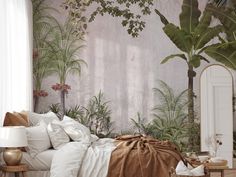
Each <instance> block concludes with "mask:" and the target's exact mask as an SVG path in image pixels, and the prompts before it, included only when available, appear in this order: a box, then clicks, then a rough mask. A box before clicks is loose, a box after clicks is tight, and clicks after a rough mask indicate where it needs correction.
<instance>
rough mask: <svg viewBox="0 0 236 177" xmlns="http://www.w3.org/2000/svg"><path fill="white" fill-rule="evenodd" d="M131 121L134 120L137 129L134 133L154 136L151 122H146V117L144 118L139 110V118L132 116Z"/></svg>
mask: <svg viewBox="0 0 236 177" xmlns="http://www.w3.org/2000/svg"><path fill="white" fill-rule="evenodd" d="M131 121H132V123H133V125H134V127H135V128H136V129H137V132H134V133H138V134H144V135H152V136H153V131H152V129H151V124H150V123H146V119H145V118H142V117H141V114H140V113H139V112H138V113H137V120H136V119H135V118H132V119H131ZM153 137H155V136H153Z"/></svg>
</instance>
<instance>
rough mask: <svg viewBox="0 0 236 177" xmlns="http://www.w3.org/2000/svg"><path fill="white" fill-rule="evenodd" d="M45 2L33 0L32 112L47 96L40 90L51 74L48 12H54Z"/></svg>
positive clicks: (49, 18) (50, 17) (51, 25)
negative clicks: (40, 100) (44, 80)
mask: <svg viewBox="0 0 236 177" xmlns="http://www.w3.org/2000/svg"><path fill="white" fill-rule="evenodd" d="M44 2H45V0H33V1H32V3H33V28H34V31H33V38H34V49H33V79H34V92H33V95H34V111H38V104H39V98H40V97H46V96H48V93H47V92H46V91H45V90H43V89H42V82H43V79H44V78H45V77H47V76H48V75H50V74H51V66H52V65H51V62H50V55H49V53H48V49H49V46H48V42H47V41H48V40H49V37H50V34H51V33H52V31H53V21H54V20H55V19H54V18H53V17H52V16H50V15H49V13H48V11H50V10H54V9H52V8H49V7H48V6H46V5H45V4H44Z"/></svg>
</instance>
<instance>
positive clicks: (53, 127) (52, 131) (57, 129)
mask: <svg viewBox="0 0 236 177" xmlns="http://www.w3.org/2000/svg"><path fill="white" fill-rule="evenodd" d="M47 130H48V134H49V137H50V140H51V142H52V146H53V148H54V149H60V148H61V147H62V146H63V145H65V144H66V143H68V142H69V141H70V138H69V136H68V135H67V134H66V132H65V131H64V129H63V127H62V126H61V125H60V122H59V121H55V120H54V121H52V122H51V123H49V124H48V127H47Z"/></svg>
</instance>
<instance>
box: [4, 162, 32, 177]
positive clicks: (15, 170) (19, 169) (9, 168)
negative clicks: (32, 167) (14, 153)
mask: <svg viewBox="0 0 236 177" xmlns="http://www.w3.org/2000/svg"><path fill="white" fill-rule="evenodd" d="M1 170H2V177H7V173H15V177H19V173H20V172H21V173H22V176H23V177H27V175H26V173H25V172H26V171H28V166H27V165H25V164H20V165H16V166H6V165H3V166H1Z"/></svg>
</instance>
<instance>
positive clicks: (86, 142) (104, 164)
mask: <svg viewBox="0 0 236 177" xmlns="http://www.w3.org/2000/svg"><path fill="white" fill-rule="evenodd" d="M68 122H69V123H73V124H71V125H73V127H69V126H68V125H70V124H69V123H68ZM63 123H64V124H63V126H65V125H66V127H67V128H68V129H71V128H73V135H76V136H77V137H78V138H76V140H77V141H74V142H69V143H67V144H66V145H64V146H63V147H61V148H60V149H59V150H57V152H56V153H55V154H54V156H53V159H52V164H51V169H50V174H51V175H50V177H106V176H107V172H108V165H109V161H110V156H111V152H112V151H113V150H114V148H115V145H114V140H113V139H110V138H103V139H98V138H97V137H96V136H94V135H91V134H90V132H89V131H88V132H87V131H84V130H83V131H82V130H80V128H81V127H83V126H82V125H80V124H79V123H78V122H75V121H73V120H70V119H68V118H67V119H65V122H63ZM65 123H66V124H65ZM83 128H84V127H83ZM74 131H77V132H74ZM70 132H71V131H70ZM81 134H83V135H81ZM71 138H72V137H71Z"/></svg>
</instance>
